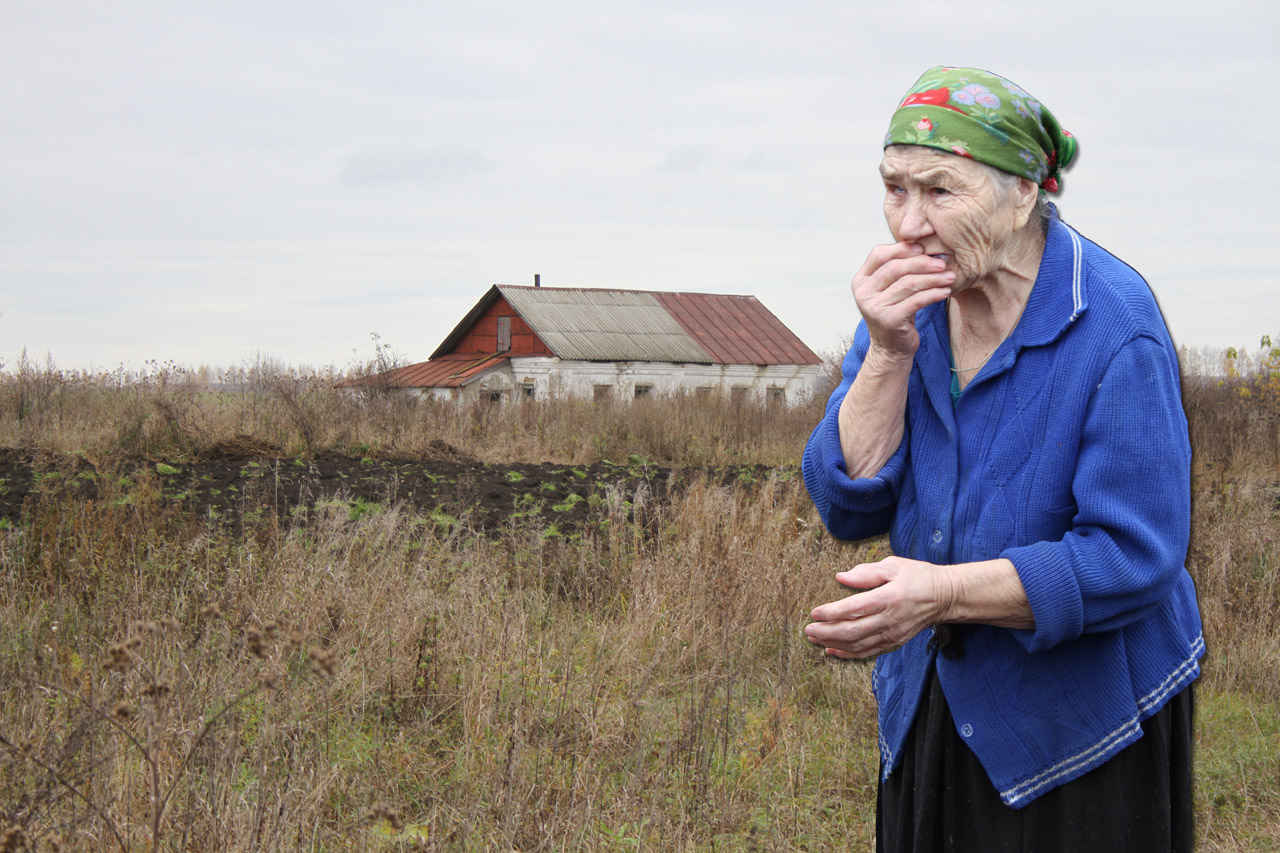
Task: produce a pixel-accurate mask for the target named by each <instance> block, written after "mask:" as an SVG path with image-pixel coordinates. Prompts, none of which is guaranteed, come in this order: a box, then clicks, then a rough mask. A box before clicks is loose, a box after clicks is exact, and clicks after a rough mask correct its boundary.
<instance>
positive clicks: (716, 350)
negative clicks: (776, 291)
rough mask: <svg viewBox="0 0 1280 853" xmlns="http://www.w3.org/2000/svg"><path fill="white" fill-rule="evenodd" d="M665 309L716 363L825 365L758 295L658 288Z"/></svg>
mask: <svg viewBox="0 0 1280 853" xmlns="http://www.w3.org/2000/svg"><path fill="white" fill-rule="evenodd" d="M653 295H654V296H655V297H657V299H658V301H659V302H660V303H662V306H663V307H664V308H666V309H667V312H668V313H670V314H671V316H672V317H674V318H675V320H676V322H677V323H679V324H680V326H681V327H682V328H683V329H684V330H685V331H686V332H688V333H689V335H690V336H691V337H692V338H693V339H694V340H696V341H697V342H698V343H699V344H701V345H702V347H703V349H705V350H706V351H707V352H709V353H711V356H712V358H713V359H715V362H716V363H718V364H821V363H822V359H820V358H818V356H817V354H816V353H815V352H814V351H813V350H811V349H809V347H807V346H805V344H804V341H802V340H800V339H799V338H798V337H796V336H795V334H794V333H793V332H792V331H791V330H790V329H788V328H787V327H786V326H785V325H783V323H782V321H781V320H779V319H778V318H777V317H776V316H774V314H773V312H772V311H770V310H769V309H768V308H766V307H764V304H763V303H761V302H760V300H759V299H756V298H755V297H754V296H729V295H724V294H719V293H665V292H661V291H655V292H654V294H653Z"/></svg>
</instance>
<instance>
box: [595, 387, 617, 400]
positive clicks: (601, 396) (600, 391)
mask: <svg viewBox="0 0 1280 853" xmlns="http://www.w3.org/2000/svg"><path fill="white" fill-rule="evenodd" d="M591 399H592V400H595V401H596V402H597V403H601V402H607V401H609V400H612V399H613V386H612V385H593V386H591Z"/></svg>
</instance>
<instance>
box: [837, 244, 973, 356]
mask: <svg viewBox="0 0 1280 853" xmlns="http://www.w3.org/2000/svg"><path fill="white" fill-rule="evenodd" d="M945 268H946V263H945V262H944V261H941V260H939V259H938V258H933V257H930V256H929V255H926V254H924V249H923V248H922V247H921V246H920V245H918V244H916V243H891V244H888V245H884V246H876V247H875V248H874V249H872V250H871V254H869V255H867V260H866V262H865V263H863V265H862V268H861V269H860V270H858V272H857V274H856V275H855V276H854V277H853V283H852V285H851V289H852V290H853V299H854V301H855V302H856V303H857V304H858V311H859V312H861V313H862V319H863V321H864V322H866V324H867V332H868V333H869V334H870V336H871V351H876V350H879V356H880V357H881V358H887V359H890V360H892V361H901V360H906V361H910V360H911V359H912V358H913V357H914V356H915V354H916V349H917V348H918V347H919V346H920V335H919V334H918V333H917V332H916V322H915V320H916V312H917V311H919V310H920V309H921V308H924V307H925V306H926V305H932V304H933V303H934V302H941V301H942V300H944V299H946V298H947V297H948V296H950V295H951V284H952V283H953V282H954V281H955V278H956V276H955V273H953V272H949V271H946V269H945ZM867 355H868V357H869V358H871V357H873V356H872V355H871V352H868V354H867Z"/></svg>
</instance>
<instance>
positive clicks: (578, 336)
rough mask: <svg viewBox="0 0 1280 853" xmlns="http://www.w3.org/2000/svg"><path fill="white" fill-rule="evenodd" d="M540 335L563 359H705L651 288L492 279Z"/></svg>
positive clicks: (708, 355)
mask: <svg viewBox="0 0 1280 853" xmlns="http://www.w3.org/2000/svg"><path fill="white" fill-rule="evenodd" d="M497 288H498V290H499V291H500V292H501V293H502V296H503V297H504V298H505V299H506V300H507V302H508V303H510V304H511V307H512V308H513V309H515V311H516V313H518V314H519V315H520V316H521V317H522V318H523V319H524V321H525V322H526V323H528V324H529V326H530V328H532V329H533V332H534V334H536V335H537V336H538V338H539V339H541V341H542V342H543V343H544V344H546V345H547V346H548V347H549V348H550V349H551V351H552V352H554V353H555V354H556V355H557V356H559V357H560V358H564V359H581V360H585V361H670V362H703V363H710V362H714V361H715V360H716V359H715V358H713V357H712V355H711V353H710V352H708V351H707V350H706V349H705V348H704V347H703V346H702V345H701V344H699V342H698V341H697V340H696V339H695V338H694V336H693V335H691V334H690V332H689V331H688V330H686V328H685V327H684V326H683V325H682V324H681V323H679V322H678V321H677V320H676V318H674V317H673V316H672V315H671V313H670V312H669V311H668V309H667V308H666V307H665V306H664V305H663V304H662V303H661V302H660V301H659V300H658V298H657V296H656V295H655V294H654V293H650V292H646V291H637V290H596V289H590V288H562V287H540V288H535V287H517V286H514V285H502V284H500V285H497Z"/></svg>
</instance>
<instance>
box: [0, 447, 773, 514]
mask: <svg viewBox="0 0 1280 853" xmlns="http://www.w3.org/2000/svg"><path fill="white" fill-rule="evenodd" d="M773 470H774V469H770V468H766V467H764V466H752V465H744V466H731V467H725V468H716V469H698V470H691V469H671V468H664V467H659V466H656V465H652V464H649V463H647V462H646V460H643V459H640V458H638V457H634V456H633V457H631V458H630V459H626V460H620V461H618V462H610V461H605V462H597V463H594V464H592V465H557V464H550V463H545V464H522V463H512V464H508V465H493V464H486V463H483V462H479V461H477V460H475V459H472V458H470V457H468V456H467V455H466V454H463V453H461V452H459V451H457V450H455V449H454V448H452V447H449V446H448V445H445V444H443V443H442V442H438V443H437V444H435V445H433V447H432V450H431V454H430V456H429V457H426V458H413V459H409V458H387V457H380V456H364V457H358V456H353V455H345V454H340V453H332V452H326V453H319V454H317V455H315V456H312V457H302V456H299V457H285V456H280V455H278V454H275V453H273V452H272V449H271V448H268V447H262V446H255V445H254V444H253V443H252V442H251V441H248V440H245V441H239V442H227V443H224V444H223V445H220V446H217V447H214V448H212V449H211V450H210V451H209V452H207V453H205V454H203V455H202V456H201V457H199V458H198V459H195V460H184V461H176V460H175V461H167V460H164V459H131V460H114V461H113V462H112V470H110V471H100V470H99V469H98V467H97V466H95V465H94V464H93V463H92V462H90V461H89V460H87V459H85V458H83V457H80V456H73V455H58V454H51V453H44V452H32V451H28V450H22V449H14V448H0V524H8V525H18V524H20V523H21V521H22V518H23V515H24V512H26V513H29V512H31V510H32V509H33V507H34V506H35V505H36V504H37V503H38V502H40V501H44V500H50V499H56V500H66V499H73V500H113V501H119V502H129V501H130V500H132V499H133V498H132V497H131V495H134V494H136V493H137V490H147V489H149V490H151V493H152V494H155V492H156V491H157V490H158V492H159V495H160V498H159V499H160V502H161V503H162V504H164V505H166V506H169V507H173V508H175V509H178V510H179V511H181V512H185V513H190V514H191V515H192V516H193V517H197V518H212V519H217V520H219V521H221V522H224V523H227V524H230V525H232V526H234V527H235V528H237V529H239V528H240V527H241V526H242V525H243V523H244V522H245V521H246V520H250V519H251V518H252V519H254V520H260V519H261V518H263V517H264V516H265V515H266V514H267V513H269V512H274V513H275V514H276V515H277V516H278V517H279V518H280V519H281V520H293V519H297V520H305V518H306V517H307V516H308V515H309V512H310V510H313V509H314V508H315V507H316V505H317V504H318V503H327V504H333V503H337V504H338V505H340V506H341V507H342V508H343V509H344V510H345V511H346V512H347V513H349V515H350V517H352V518H358V517H360V516H361V515H363V514H365V513H368V512H372V511H376V510H377V509H378V508H379V507H386V506H388V505H391V504H408V505H411V506H412V507H414V508H415V509H417V510H418V511H420V512H423V513H428V514H430V515H431V516H432V518H433V519H434V520H435V521H436V522H437V523H438V524H441V525H444V526H453V525H456V524H464V525H467V526H468V527H471V528H473V529H476V530H480V531H486V532H492V531H497V530H501V529H505V528H506V527H508V526H509V525H510V524H511V523H513V522H517V523H526V524H530V525H534V526H536V527H538V528H540V529H543V530H544V531H546V532H548V533H551V532H558V533H562V534H570V533H573V532H575V531H579V530H582V529H583V528H584V527H587V526H592V525H598V524H600V523H601V522H602V520H603V519H606V518H609V517H610V514H611V512H613V513H617V512H619V511H622V512H625V513H626V514H627V516H628V517H634V512H635V510H636V509H637V507H638V506H639V507H643V506H645V505H649V506H657V505H661V504H662V503H665V502H666V501H667V499H668V498H669V497H670V493H671V491H672V490H674V489H678V488H680V487H681V485H682V484H684V483H687V482H689V481H690V480H691V479H692V478H693V477H695V476H699V475H706V476H708V477H709V478H710V479H711V480H712V481H714V482H717V483H721V484H725V485H728V484H737V485H750V484H753V483H757V482H760V481H761V480H762V479H763V478H766V477H768V476H769V475H770V473H771V471H773ZM778 473H780V474H782V475H783V476H795V474H796V472H795V471H794V470H789V471H780V472H778Z"/></svg>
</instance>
